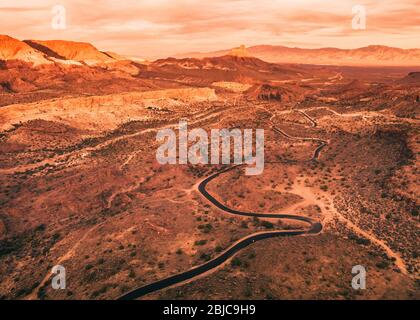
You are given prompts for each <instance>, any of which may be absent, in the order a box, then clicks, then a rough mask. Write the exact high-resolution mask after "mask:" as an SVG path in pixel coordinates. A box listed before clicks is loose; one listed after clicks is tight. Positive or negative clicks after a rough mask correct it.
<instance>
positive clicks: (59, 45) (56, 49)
mask: <svg viewBox="0 0 420 320" xmlns="http://www.w3.org/2000/svg"><path fill="white" fill-rule="evenodd" d="M0 60H3V61H10V60H19V61H23V62H28V63H33V64H34V65H35V66H38V65H42V64H53V63H59V64H65V65H82V64H85V65H102V66H106V65H109V64H111V65H112V64H115V63H117V62H121V61H129V60H130V59H128V58H125V57H123V56H120V55H118V54H116V53H113V52H101V51H99V50H98V49H97V48H95V47H94V46H93V45H92V44H90V43H85V42H75V41H65V40H46V41H42V40H24V41H20V40H18V39H14V38H12V37H9V36H7V35H0Z"/></svg>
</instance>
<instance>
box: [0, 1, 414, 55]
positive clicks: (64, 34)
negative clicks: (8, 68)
mask: <svg viewBox="0 0 420 320" xmlns="http://www.w3.org/2000/svg"><path fill="white" fill-rule="evenodd" d="M29 3H30V4H29ZM57 4H60V5H62V6H63V7H64V8H65V9H66V29H64V30H54V29H53V28H52V27H51V20H52V18H53V13H52V8H53V7H54V6H55V5H57ZM355 5H363V6H365V8H366V13H367V17H366V23H367V25H366V29H365V30H353V29H352V19H353V16H354V14H353V13H352V7H353V6H355ZM0 34H8V35H10V36H12V37H15V38H18V39H21V40H23V39H42V40H45V39H66V40H74V41H86V42H91V43H93V44H94V45H95V46H97V47H98V48H99V49H101V50H108V51H115V52H118V53H121V54H126V55H132V56H138V57H147V58H151V57H154V58H155V57H166V56H169V55H173V54H176V53H182V52H190V51H212V50H219V49H226V48H231V47H236V46H238V45H240V44H245V45H246V46H251V45H257V44H275V45H286V46H297V47H304V48H317V47H331V46H332V47H340V48H355V47H361V46H366V45H369V44H383V45H389V46H396V47H401V48H415V47H417V48H418V47H420V0H224V1H222V0H194V1H193V0H124V1H122V0H103V1H94V0H83V1H82V0H61V2H60V1H58V0H56V1H54V0H31V1H28V0H0Z"/></svg>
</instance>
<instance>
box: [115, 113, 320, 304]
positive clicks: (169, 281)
mask: <svg viewBox="0 0 420 320" xmlns="http://www.w3.org/2000/svg"><path fill="white" fill-rule="evenodd" d="M300 113H301V114H303V115H304V116H305V117H307V118H308V119H309V120H310V121H311V123H312V126H313V127H315V126H316V122H315V120H313V119H312V118H311V117H309V116H308V115H307V114H306V113H304V112H300ZM271 124H272V123H271ZM271 128H272V129H273V130H274V131H275V132H276V133H278V134H281V135H283V136H285V137H287V138H289V139H296V140H305V141H314V142H318V143H319V146H318V147H317V148H316V150H315V151H314V154H313V156H312V158H311V159H310V160H308V161H316V160H317V159H318V157H319V154H320V152H321V150H322V148H324V147H325V146H326V145H327V144H328V143H327V141H324V140H321V139H317V138H300V137H292V136H290V135H288V134H287V133H286V132H284V131H282V130H280V129H278V128H276V127H275V126H274V125H273V124H272V126H271ZM271 163H281V162H271ZM241 166H243V165H233V166H230V167H228V168H225V169H222V170H220V171H218V172H216V173H214V174H212V175H210V176H209V177H207V178H205V179H204V180H203V181H201V182H200V183H199V184H198V191H199V192H200V193H201V194H202V195H203V196H204V197H205V198H206V199H207V200H208V201H209V202H210V203H211V204H212V205H213V206H215V207H216V208H218V209H220V210H222V211H224V212H226V213H229V214H233V215H238V216H245V217H256V218H274V219H288V220H295V221H300V222H304V223H306V224H307V225H308V227H307V228H306V229H303V230H302V229H299V230H274V231H264V232H257V233H253V234H251V235H249V236H246V237H244V238H242V239H240V240H238V241H237V242H235V243H234V244H232V245H231V246H230V247H229V248H228V249H226V250H225V251H224V252H223V253H221V254H220V255H219V256H217V257H216V258H214V259H211V260H209V261H208V262H206V263H204V264H202V265H200V266H197V267H194V268H192V269H190V270H188V271H185V272H182V273H179V274H176V275H173V276H170V277H168V278H165V279H162V280H159V281H156V282H153V283H150V284H147V285H145V286H142V287H140V288H137V289H134V290H132V291H130V292H128V293H126V294H124V295H122V296H121V297H119V298H118V300H134V299H138V298H140V297H143V296H144V295H147V294H149V293H152V292H155V291H158V290H161V289H165V288H168V287H171V286H173V285H177V284H181V283H183V282H185V281H188V280H191V279H193V278H195V277H197V276H199V275H202V274H204V273H206V272H209V271H211V270H214V269H216V268H217V267H220V266H221V265H222V264H223V263H225V262H226V261H227V260H228V259H230V258H231V257H233V256H234V255H235V254H236V253H238V252H239V251H240V250H242V249H244V248H245V247H247V246H249V245H251V244H253V243H255V242H256V241H260V240H264V239H268V238H274V237H284V236H299V235H315V234H318V233H320V232H321V231H322V224H321V223H320V222H318V221H315V220H314V219H312V218H309V217H305V216H298V215H292V214H271V213H255V212H244V211H238V210H235V209H232V208H229V207H227V206H226V205H224V204H223V203H221V202H220V201H218V200H217V199H216V198H215V197H214V196H213V195H211V194H210V193H209V192H208V191H207V189H206V187H207V185H208V184H209V182H211V181H212V180H214V179H216V178H217V177H219V176H221V175H223V174H225V173H226V172H229V171H232V170H234V169H235V168H239V167H241Z"/></svg>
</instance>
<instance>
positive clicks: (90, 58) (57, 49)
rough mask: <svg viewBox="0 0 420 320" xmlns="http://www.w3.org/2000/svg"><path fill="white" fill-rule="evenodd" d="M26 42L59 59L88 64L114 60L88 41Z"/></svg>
mask: <svg viewBox="0 0 420 320" xmlns="http://www.w3.org/2000/svg"><path fill="white" fill-rule="evenodd" d="M24 42H25V43H27V44H28V45H30V46H31V47H33V48H35V49H37V50H39V51H41V52H43V53H45V54H46V55H49V56H54V57H55V58H59V59H64V60H74V61H84V62H86V63H88V64H89V63H98V62H99V63H101V62H108V61H112V60H113V58H112V57H110V56H109V55H106V54H104V53H102V52H100V51H99V50H98V49H97V48H95V47H94V46H93V45H92V44H90V43H87V42H76V41H66V40H44V41H42V40H25V41H24Z"/></svg>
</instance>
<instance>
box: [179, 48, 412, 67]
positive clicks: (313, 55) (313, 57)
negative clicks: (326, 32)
mask: <svg viewBox="0 0 420 320" xmlns="http://www.w3.org/2000/svg"><path fill="white" fill-rule="evenodd" d="M238 50H239V51H242V52H246V54H247V55H250V56H253V57H256V58H259V59H262V60H264V61H268V62H273V63H298V64H325V65H349V66H420V49H400V48H393V47H387V46H378V45H372V46H367V47H363V48H358V49H337V48H320V49H301V48H289V47H285V46H271V45H260V46H252V47H248V48H245V47H244V46H241V47H239V48H234V49H229V50H221V51H213V52H206V53H201V52H191V53H185V54H179V55H176V56H175V57H177V58H200V59H201V58H205V57H218V56H224V55H229V54H233V55H235V52H237V51H238Z"/></svg>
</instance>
